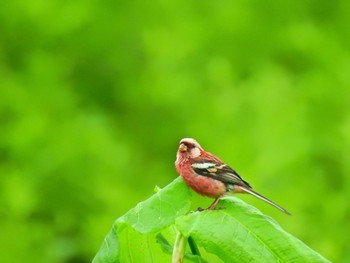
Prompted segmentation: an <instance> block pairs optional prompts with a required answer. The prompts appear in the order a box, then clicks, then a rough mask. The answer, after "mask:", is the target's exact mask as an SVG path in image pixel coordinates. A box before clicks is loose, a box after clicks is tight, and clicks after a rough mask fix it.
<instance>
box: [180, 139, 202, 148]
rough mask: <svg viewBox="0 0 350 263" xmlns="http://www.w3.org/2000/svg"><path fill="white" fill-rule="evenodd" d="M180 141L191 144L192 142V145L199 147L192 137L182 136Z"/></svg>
mask: <svg viewBox="0 0 350 263" xmlns="http://www.w3.org/2000/svg"><path fill="white" fill-rule="evenodd" d="M180 143H192V144H194V145H196V146H198V147H201V146H200V145H199V143H198V142H197V141H196V140H195V139H193V138H183V139H181V141H180Z"/></svg>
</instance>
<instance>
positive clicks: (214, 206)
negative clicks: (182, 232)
mask: <svg viewBox="0 0 350 263" xmlns="http://www.w3.org/2000/svg"><path fill="white" fill-rule="evenodd" d="M221 197H222V196H219V197H217V198H216V199H215V200H214V202H212V203H211V205H210V206H208V208H201V207H198V208H197V210H196V211H198V212H202V211H205V210H219V209H224V208H225V207H223V206H219V207H216V205H217V204H218V202H219V201H220V198H221Z"/></svg>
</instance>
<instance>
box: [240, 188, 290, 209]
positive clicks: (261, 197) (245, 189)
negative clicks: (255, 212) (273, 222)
mask: <svg viewBox="0 0 350 263" xmlns="http://www.w3.org/2000/svg"><path fill="white" fill-rule="evenodd" d="M239 188H240V189H241V190H243V191H244V192H246V193H248V194H251V195H254V196H255V197H257V198H259V199H260V200H263V201H264V202H266V203H268V204H270V205H272V206H274V207H276V208H277V209H279V210H281V211H282V212H283V213H285V214H287V215H290V213H289V212H288V211H287V210H286V209H284V208H283V207H282V206H279V205H278V204H276V203H274V202H272V201H271V200H270V199H268V198H266V197H265V196H262V195H261V194H259V193H257V192H255V191H253V190H252V189H249V188H245V187H241V186H240V187H239Z"/></svg>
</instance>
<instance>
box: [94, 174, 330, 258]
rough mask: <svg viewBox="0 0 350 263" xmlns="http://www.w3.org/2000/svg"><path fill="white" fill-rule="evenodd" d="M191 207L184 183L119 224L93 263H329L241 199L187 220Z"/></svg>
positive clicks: (140, 206) (177, 182) (171, 186)
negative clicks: (181, 262)
mask: <svg viewBox="0 0 350 263" xmlns="http://www.w3.org/2000/svg"><path fill="white" fill-rule="evenodd" d="M191 202H192V194H191V191H190V190H189V188H188V187H187V186H186V184H185V183H184V182H183V181H182V179H181V178H177V179H176V180H174V181H173V182H172V183H171V184H169V185H168V186H167V187H165V188H163V189H159V190H158V191H157V192H156V193H155V194H154V195H153V196H151V197H150V198H149V199H147V200H146V201H144V202H141V203H139V204H138V205H137V206H136V207H135V208H133V209H131V210H130V211H129V212H127V213H126V214H125V215H124V216H122V217H120V218H119V219H117V220H116V222H115V223H114V225H113V227H112V229H111V231H110V232H109V233H108V235H107V237H106V238H105V240H104V242H103V244H102V246H101V248H100V250H99V252H98V253H97V255H96V257H95V258H94V260H93V262H94V263H115V262H170V261H171V259H172V254H173V256H174V255H177V256H178V258H179V260H181V258H182V257H184V258H185V259H186V260H187V261H192V262H218V261H220V260H222V261H224V262H312V263H314V262H316V263H317V262H328V261H327V260H326V259H325V258H323V257H322V256H321V255H320V254H318V253H317V252H315V251H313V250H312V249H311V248H309V247H308V246H306V245H305V244H304V243H303V242H301V241H300V240H298V239H297V238H295V237H294V236H292V235H291V234H289V233H287V232H286V231H284V230H283V229H282V228H281V227H280V226H279V225H278V224H277V223H276V222H275V221H274V220H273V219H272V218H270V217H268V216H266V215H263V214H262V213H261V212H260V211H258V210H257V209H256V208H254V207H252V206H250V205H248V204H246V203H244V202H243V201H241V200H240V199H238V198H235V197H226V198H224V200H221V201H220V205H221V206H224V207H225V209H221V210H209V211H202V212H192V213H190V214H188V212H189V210H190V207H191ZM178 231H179V232H178ZM176 237H178V238H177V240H178V241H181V242H182V241H187V240H188V242H189V243H190V245H189V246H187V244H185V243H184V242H182V243H181V242H175V239H176ZM175 243H176V244H175ZM197 245H198V246H199V248H198V247H197ZM174 246H175V248H177V250H176V249H175V252H176V253H174ZM203 248H204V249H203ZM199 250H202V251H199ZM217 257H219V258H220V259H218V258H217Z"/></svg>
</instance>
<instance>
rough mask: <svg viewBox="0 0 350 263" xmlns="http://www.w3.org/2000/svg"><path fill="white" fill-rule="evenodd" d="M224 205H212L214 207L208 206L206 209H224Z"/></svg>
mask: <svg viewBox="0 0 350 263" xmlns="http://www.w3.org/2000/svg"><path fill="white" fill-rule="evenodd" d="M225 208H226V207H224V206H214V207H208V208H207V209H208V210H221V209H225Z"/></svg>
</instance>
